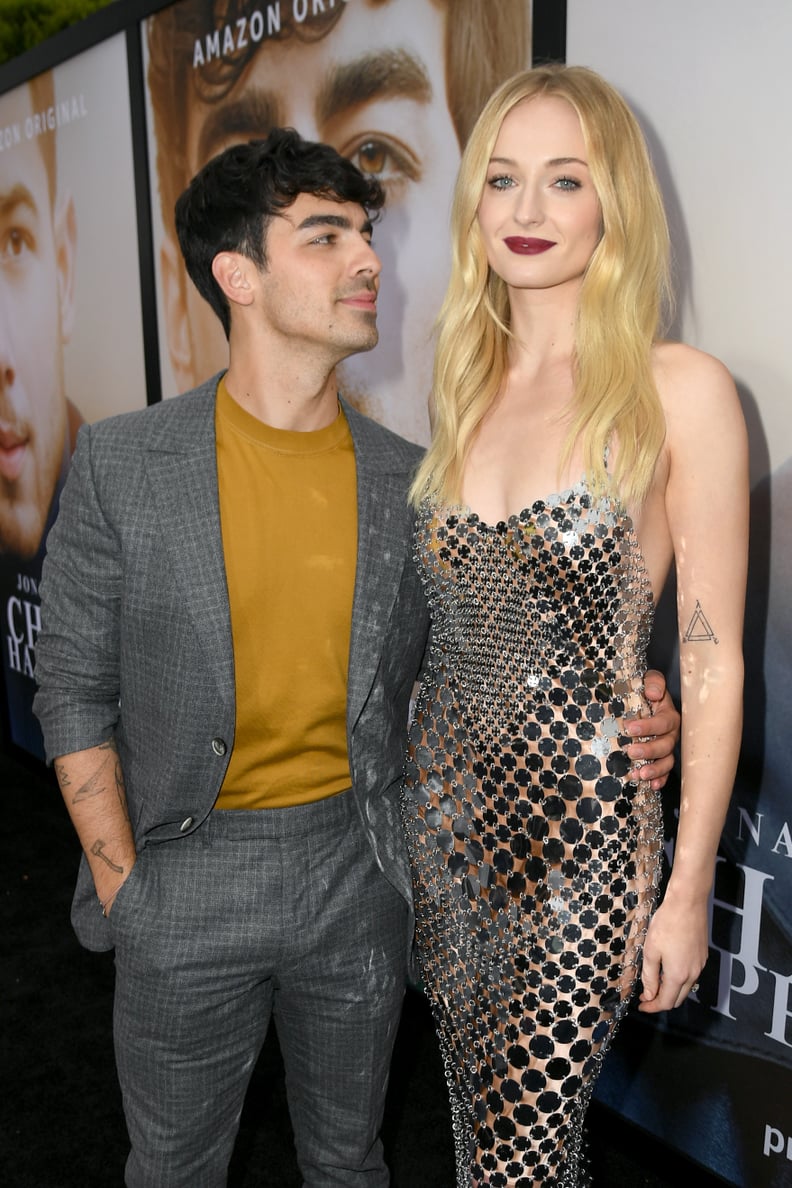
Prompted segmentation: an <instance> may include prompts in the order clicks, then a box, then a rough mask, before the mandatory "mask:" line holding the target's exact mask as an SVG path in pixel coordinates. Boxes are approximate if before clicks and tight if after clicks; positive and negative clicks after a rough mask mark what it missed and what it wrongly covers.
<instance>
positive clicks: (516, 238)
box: [503, 235, 555, 256]
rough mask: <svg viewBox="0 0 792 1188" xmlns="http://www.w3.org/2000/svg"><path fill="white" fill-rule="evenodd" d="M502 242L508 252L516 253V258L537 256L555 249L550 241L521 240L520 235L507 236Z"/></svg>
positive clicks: (552, 241) (553, 242)
mask: <svg viewBox="0 0 792 1188" xmlns="http://www.w3.org/2000/svg"><path fill="white" fill-rule="evenodd" d="M503 242H504V243H505V244H506V247H507V248H508V249H509V251H510V252H516V254H517V255H518V256H538V255H539V254H540V253H541V252H546V251H548V250H549V249H550V248H551V247H555V241H554V240H552V239H523V238H522V236H520V235H509V236H508V238H506V239H504V241H503Z"/></svg>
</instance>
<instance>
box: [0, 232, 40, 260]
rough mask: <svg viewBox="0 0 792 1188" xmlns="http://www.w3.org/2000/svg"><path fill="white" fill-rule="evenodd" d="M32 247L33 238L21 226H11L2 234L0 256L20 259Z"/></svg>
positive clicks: (7, 258)
mask: <svg viewBox="0 0 792 1188" xmlns="http://www.w3.org/2000/svg"><path fill="white" fill-rule="evenodd" d="M32 249H33V242H32V239H31V237H30V235H29V234H28V233H27V232H26V231H23V230H22V228H21V227H10V228H9V229H8V230H7V231H6V232H5V234H4V235H2V236H0V257H2V259H4V260H18V259H19V258H20V257H21V256H23V255H24V254H25V252H29V251H32Z"/></svg>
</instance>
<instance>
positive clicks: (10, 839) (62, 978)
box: [0, 753, 722, 1188]
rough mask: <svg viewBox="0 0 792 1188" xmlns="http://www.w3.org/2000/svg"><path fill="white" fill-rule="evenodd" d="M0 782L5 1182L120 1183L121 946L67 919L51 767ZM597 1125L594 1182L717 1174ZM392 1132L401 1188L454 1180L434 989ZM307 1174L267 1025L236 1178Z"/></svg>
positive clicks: (64, 845) (651, 1183) (72, 1187)
mask: <svg viewBox="0 0 792 1188" xmlns="http://www.w3.org/2000/svg"><path fill="white" fill-rule="evenodd" d="M0 789H1V791H0V813H2V817H0V821H1V822H2V830H1V832H0V880H1V881H0V898H1V899H2V936H3V942H4V952H3V954H2V965H1V966H0V994H1V995H2V998H1V1000H0V1001H2V1017H1V1018H0V1036H2V1039H0V1044H2V1059H1V1061H0V1067H1V1068H2V1076H3V1086H2V1102H1V1104H0V1110H1V1111H2V1123H1V1133H0V1185H3V1186H4V1188H121V1185H123V1167H124V1160H125V1158H126V1131H125V1129H124V1122H123V1117H122V1114H121V1103H120V1095H119V1092H118V1088H117V1086H116V1081H115V1072H114V1067H113V1054H112V1039H111V1015H112V988H113V959H112V954H109V953H100V954H96V953H88V952H86V951H85V950H83V949H81V948H80V946H79V945H78V943H77V941H76V939H75V938H74V935H73V933H72V931H71V927H70V925H69V902H70V899H71V891H72V883H73V879H74V873H75V871H76V866H77V859H78V854H79V851H78V846H77V841H76V837H75V835H74V833H73V831H72V828H71V824H70V822H69V820H68V817H67V815H66V810H65V808H64V807H63V803H62V801H61V798H60V794H59V792H58V790H57V788H56V787H55V784H54V780H53V779H52V777H51V775H50V773H49V772H44V771H43V769H41V768H39V767H38V766H37V765H33V764H29V763H27V762H25V761H23V759H21V758H20V759H17V758H11V757H9V756H7V755H3V754H2V753H0ZM617 1042H618V1041H617ZM589 1123H590V1125H589V1130H590V1143H591V1164H592V1172H593V1176H594V1183H595V1186H596V1188H677V1185H678V1184H680V1183H690V1182H695V1184H696V1185H697V1188H715V1186H716V1185H719V1184H722V1181H720V1180H719V1179H717V1178H715V1177H712V1176H709V1175H707V1174H706V1173H704V1172H703V1171H702V1170H701V1169H700V1168H697V1167H694V1165H692V1164H691V1163H689V1162H688V1161H687V1160H685V1159H682V1158H681V1157H680V1156H678V1155H676V1154H675V1153H674V1152H673V1151H671V1150H669V1149H668V1148H667V1147H664V1146H663V1145H661V1144H659V1143H657V1142H656V1141H655V1140H654V1139H652V1138H651V1137H650V1136H648V1135H647V1134H645V1133H644V1132H643V1131H639V1130H638V1129H637V1128H635V1127H633V1126H631V1125H629V1124H627V1123H625V1122H624V1121H623V1120H622V1119H621V1118H619V1117H618V1116H616V1115H614V1114H612V1113H610V1112H609V1111H607V1110H604V1109H603V1108H602V1107H599V1106H597V1104H596V1103H595V1104H594V1105H593V1106H592V1108H591V1111H590V1115H589ZM384 1138H385V1143H386V1148H387V1152H388V1162H389V1165H390V1167H391V1170H392V1175H393V1188H452V1185H453V1166H452V1152H451V1137H450V1125H449V1117H448V1108H447V1103H446V1096H445V1087H444V1083H443V1076H442V1068H441V1065H440V1061H439V1058H438V1055H437V1051H436V1047H435V1041H434V1035H433V1032H432V1025H431V1020H430V1018H429V1015H428V1011H427V1007H426V1003H425V1000H424V999H423V997H422V996H421V995H419V994H418V993H416V992H414V991H410V992H409V993H408V996H407V999H406V1002H405V1009H404V1015H403V1019H402V1026H401V1030H400V1032H399V1038H398V1041H397V1044H396V1052H395V1056H394V1063H393V1071H392V1076H391V1088H390V1093H389V1097H388V1108H387V1111H386V1118H385V1129H384ZM299 1184H300V1178H299V1174H298V1171H297V1166H296V1162H295V1158H294V1151H293V1146H292V1140H291V1131H290V1126H289V1118H288V1112H287V1109H286V1102H285V1096H284V1088H283V1071H282V1066H281V1062H280V1054H279V1051H278V1046H277V1041H276V1039H275V1036H274V1035H273V1034H270V1037H269V1038H268V1040H267V1043H266V1045H265V1047H264V1050H263V1052H262V1054H261V1058H260V1060H259V1062H258V1065H257V1067H256V1071H255V1073H254V1077H253V1081H252V1083H251V1087H250V1091H249V1094H248V1099H247V1103H246V1107H245V1111H244V1113H243V1116H242V1125H241V1128H240V1134H239V1139H238V1141H237V1146H236V1151H235V1154H234V1159H233V1162H232V1165H231V1172H230V1176H229V1188H254V1186H255V1188H266V1186H268V1185H272V1186H275V1185H277V1188H299Z"/></svg>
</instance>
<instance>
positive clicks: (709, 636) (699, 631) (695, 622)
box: [682, 599, 718, 643]
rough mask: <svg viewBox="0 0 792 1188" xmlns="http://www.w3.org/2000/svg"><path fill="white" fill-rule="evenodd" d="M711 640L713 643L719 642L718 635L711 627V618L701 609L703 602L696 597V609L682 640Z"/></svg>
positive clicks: (704, 641) (697, 641) (703, 641)
mask: <svg viewBox="0 0 792 1188" xmlns="http://www.w3.org/2000/svg"><path fill="white" fill-rule="evenodd" d="M709 640H711V641H712V643H717V642H718V637H717V635H716V634H715V632H714V631H713V630H712V628H711V627H710V624H709V620H708V619H707V616H706V615H705V614H704V611H703V610H702V609H701V603H700V602H699V601H698V599H696V609H695V610H694V611H693V617H692V619H691V620H690V622H689V623H688V627H687V631H686V632H685V634H684V635H683V636H682V641H683V643H706V642H708V641H709Z"/></svg>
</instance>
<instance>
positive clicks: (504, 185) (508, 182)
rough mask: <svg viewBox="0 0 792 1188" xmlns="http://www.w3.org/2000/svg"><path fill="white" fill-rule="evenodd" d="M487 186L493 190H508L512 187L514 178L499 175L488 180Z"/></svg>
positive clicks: (503, 174) (502, 174)
mask: <svg viewBox="0 0 792 1188" xmlns="http://www.w3.org/2000/svg"><path fill="white" fill-rule="evenodd" d="M487 185H488V186H491V187H492V189H493V190H508V189H510V188H511V187H512V186H513V185H514V178H512V177H509V176H508V174H505V173H499V174H496V176H495V177H490V178H488V179H487Z"/></svg>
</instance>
